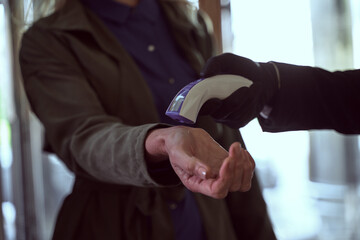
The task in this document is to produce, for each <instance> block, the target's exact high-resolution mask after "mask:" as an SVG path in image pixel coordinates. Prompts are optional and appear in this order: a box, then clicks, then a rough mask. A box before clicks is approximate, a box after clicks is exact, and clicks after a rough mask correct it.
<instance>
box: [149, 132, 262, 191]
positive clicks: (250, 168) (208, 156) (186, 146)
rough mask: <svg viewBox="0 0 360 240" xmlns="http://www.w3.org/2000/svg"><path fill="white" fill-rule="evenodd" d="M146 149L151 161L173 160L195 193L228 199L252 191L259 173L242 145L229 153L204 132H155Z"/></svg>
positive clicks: (177, 171)
mask: <svg viewBox="0 0 360 240" xmlns="http://www.w3.org/2000/svg"><path fill="white" fill-rule="evenodd" d="M145 148H146V151H147V160H148V161H152V162H158V161H167V160H170V163H171V166H172V168H173V169H174V171H175V173H176V174H177V175H178V177H179V178H180V180H181V182H182V183H183V184H184V186H185V187H187V188H188V189H189V190H191V191H193V192H199V193H202V194H204V195H207V196H210V197H213V198H225V197H226V196H227V194H228V193H229V192H234V191H248V190H249V189H250V187H251V180H252V176H253V172H254V169H255V162H254V160H253V158H252V157H251V155H250V154H249V153H248V152H247V151H246V150H245V149H243V148H241V145H240V143H238V142H235V143H233V144H232V145H231V146H230V148H229V152H227V151H226V150H225V149H224V148H222V147H221V146H220V145H219V144H218V143H217V142H216V141H215V140H214V139H213V138H212V137H211V136H210V135H209V134H208V133H207V132H206V131H204V130H203V129H200V128H191V127H185V126H175V127H169V128H161V129H155V130H152V131H151V132H150V133H149V134H148V136H147V139H146V142H145Z"/></svg>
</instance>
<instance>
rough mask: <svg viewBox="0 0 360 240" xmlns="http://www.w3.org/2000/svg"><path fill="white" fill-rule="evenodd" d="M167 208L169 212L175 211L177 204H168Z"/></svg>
mask: <svg viewBox="0 0 360 240" xmlns="http://www.w3.org/2000/svg"><path fill="white" fill-rule="evenodd" d="M169 208H170V210H175V209H176V208H177V204H176V203H170V204H169Z"/></svg>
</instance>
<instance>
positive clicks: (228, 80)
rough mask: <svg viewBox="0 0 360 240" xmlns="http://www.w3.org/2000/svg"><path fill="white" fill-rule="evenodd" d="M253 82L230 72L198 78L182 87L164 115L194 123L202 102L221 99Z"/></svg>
mask: <svg viewBox="0 0 360 240" xmlns="http://www.w3.org/2000/svg"><path fill="white" fill-rule="evenodd" d="M252 84H253V82H252V81H251V80H249V79H247V78H245V77H242V76H238V75H231V74H223V75H216V76H213V77H209V78H204V79H199V80H197V81H194V82H191V83H189V84H188V85H186V86H185V87H183V88H182V89H181V90H180V91H179V92H178V93H177V94H176V95H175V97H174V98H173V100H172V101H171V103H170V105H169V107H168V109H167V111H166V113H165V114H166V115H167V116H169V117H170V118H172V119H174V120H176V121H178V122H181V123H186V124H194V123H195V122H196V119H197V116H198V114H199V111H200V109H201V107H202V106H203V104H204V103H205V102H206V101H208V100H209V99H213V98H217V99H219V100H223V99H225V98H227V97H229V96H230V95H231V94H232V93H233V92H235V91H236V90H238V89H239V88H242V87H247V88H248V87H250V86H251V85H252Z"/></svg>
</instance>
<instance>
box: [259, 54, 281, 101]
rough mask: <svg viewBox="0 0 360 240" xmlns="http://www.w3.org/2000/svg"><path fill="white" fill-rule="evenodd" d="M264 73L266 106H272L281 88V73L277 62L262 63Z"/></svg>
mask: <svg viewBox="0 0 360 240" xmlns="http://www.w3.org/2000/svg"><path fill="white" fill-rule="evenodd" d="M260 66H261V68H262V71H263V77H262V79H263V83H264V85H265V91H266V99H267V100H266V103H265V104H266V105H268V106H270V107H271V106H272V100H273V98H274V96H275V95H276V93H277V92H278V91H279V90H280V88H281V78H280V71H279V69H278V67H277V65H276V63H275V62H272V61H270V62H267V63H260Z"/></svg>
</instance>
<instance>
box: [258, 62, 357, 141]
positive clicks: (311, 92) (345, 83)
mask: <svg viewBox="0 0 360 240" xmlns="http://www.w3.org/2000/svg"><path fill="white" fill-rule="evenodd" d="M276 65H277V66H278V68H279V73H280V80H281V89H280V91H279V92H278V93H277V95H276V96H275V98H274V101H273V102H272V111H271V114H270V115H269V118H268V119H263V118H261V117H259V122H260V124H261V126H262V128H263V130H264V131H268V132H281V131H292V130H310V129H333V130H336V131H338V132H340V133H344V134H359V133H360V124H359V123H360V112H359V106H360V94H359V92H360V70H349V71H336V72H329V71H326V70H324V69H321V68H315V67H304V66H295V65H289V64H282V63H276Z"/></svg>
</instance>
